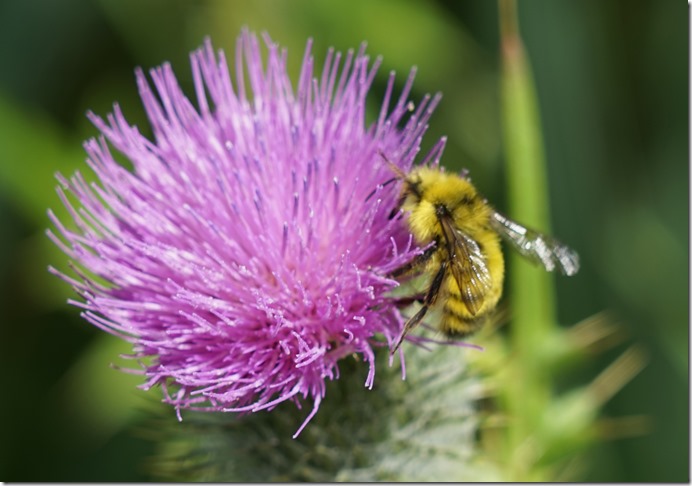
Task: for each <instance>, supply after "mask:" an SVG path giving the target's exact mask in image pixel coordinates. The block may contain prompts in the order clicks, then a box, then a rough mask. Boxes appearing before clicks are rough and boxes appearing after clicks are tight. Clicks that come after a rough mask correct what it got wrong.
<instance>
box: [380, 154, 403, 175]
mask: <svg viewBox="0 0 692 486" xmlns="http://www.w3.org/2000/svg"><path fill="white" fill-rule="evenodd" d="M377 153H378V154H379V155H380V157H382V159H383V160H384V161H385V162H386V163H387V165H388V166H389V168H390V169H391V170H392V172H394V174H396V178H397V179H406V173H405V172H404V171H403V170H401V168H400V167H399V166H398V165H396V164H395V163H394V162H392V161H391V160H389V159H388V158H387V156H386V155H385V154H384V152H382V151H381V150H378V151H377Z"/></svg>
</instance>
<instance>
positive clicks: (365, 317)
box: [48, 32, 444, 435]
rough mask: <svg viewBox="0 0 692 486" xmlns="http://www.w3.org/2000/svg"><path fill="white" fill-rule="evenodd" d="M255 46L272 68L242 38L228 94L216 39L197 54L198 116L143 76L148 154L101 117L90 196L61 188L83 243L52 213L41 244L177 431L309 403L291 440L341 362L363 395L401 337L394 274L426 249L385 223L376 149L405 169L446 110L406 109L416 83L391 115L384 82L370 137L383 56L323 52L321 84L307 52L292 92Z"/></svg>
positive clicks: (277, 61) (178, 95) (167, 71)
mask: <svg viewBox="0 0 692 486" xmlns="http://www.w3.org/2000/svg"><path fill="white" fill-rule="evenodd" d="M264 40H265V43H266V45H267V49H268V56H267V57H268V58H267V60H266V65H265V64H264V63H263V61H262V52H261V51H262V50H261V48H260V45H259V42H258V40H257V38H256V36H255V35H254V34H251V33H248V32H243V33H242V35H241V36H240V38H239V41H238V44H237V52H236V77H235V82H232V80H231V76H230V74H229V70H228V67H227V64H226V59H225V57H224V54H223V52H219V53H218V57H217V56H216V55H215V54H214V51H213V50H212V47H211V44H210V43H209V42H207V43H206V44H205V46H204V47H203V48H201V49H200V50H198V51H196V52H194V53H193V54H192V55H191V63H192V73H193V79H194V88H195V94H196V98H197V106H198V108H195V107H194V106H193V104H192V103H191V102H190V101H189V100H188V99H187V98H186V97H185V95H184V94H183V92H182V91H181V89H180V87H179V86H178V83H177V81H176V79H175V76H174V74H173V72H172V69H171V67H170V65H168V64H164V65H163V66H162V67H160V68H157V69H154V70H152V71H151V78H152V80H153V85H154V87H155V91H156V92H154V91H153V90H152V88H151V87H150V85H149V83H148V81H147V80H146V78H145V75H144V74H143V73H142V71H141V70H137V72H136V77H137V83H138V86H139V90H140V93H141V97H142V101H143V103H144V106H145V109H146V112H147V115H148V117H149V120H150V122H151V125H152V127H153V133H154V140H153V141H152V140H148V139H147V138H145V137H143V136H142V135H141V134H140V133H139V131H138V130H137V128H136V127H133V126H131V125H129V124H128V123H127V121H126V120H125V118H124V116H123V114H122V112H121V110H120V108H119V107H118V106H117V105H115V106H114V111H113V113H112V114H111V115H109V116H108V117H107V118H106V120H103V119H102V118H100V117H98V116H96V115H94V114H91V113H90V114H89V118H90V119H91V121H92V122H93V123H94V124H95V125H96V127H97V128H98V129H99V130H100V131H101V133H102V136H101V137H99V139H98V140H97V139H91V140H89V141H87V142H86V144H85V148H86V152H87V154H88V159H87V163H88V165H89V167H90V168H91V169H92V170H93V171H94V173H95V174H96V176H97V178H98V181H99V183H87V182H86V180H85V179H84V178H83V176H82V175H80V174H79V173H76V174H75V175H74V176H73V177H72V178H71V179H69V180H68V179H66V178H64V177H62V176H60V175H58V180H59V182H60V187H58V194H59V196H60V199H61V200H62V202H63V203H64V204H65V206H66V207H67V209H68V210H69V212H70V214H71V216H72V218H73V219H74V223H75V225H76V229H70V228H68V227H67V226H65V225H63V224H62V223H61V222H60V221H59V220H58V219H57V218H56V217H55V215H53V213H52V212H49V216H50V218H51V220H52V221H53V223H54V224H55V226H56V228H57V229H58V231H59V233H60V234H61V235H62V238H59V237H57V236H56V235H55V234H53V233H52V232H50V231H49V232H48V234H49V236H50V237H51V238H52V239H53V240H54V241H55V242H56V243H57V244H58V245H59V246H60V247H61V248H62V250H63V251H64V252H65V253H66V254H67V255H68V256H69V257H70V258H71V259H72V260H74V261H76V262H77V263H78V265H79V266H73V270H74V271H75V274H76V277H75V278H73V277H69V276H67V275H65V274H62V273H60V272H58V271H57V270H55V269H52V268H51V271H52V272H53V273H56V274H57V275H59V276H60V277H61V278H63V279H64V280H66V281H67V282H69V283H70V284H71V285H73V287H74V288H75V289H76V291H77V292H78V293H79V295H80V296H81V298H82V299H83V300H82V301H79V302H77V301H70V302H71V303H72V304H74V305H77V306H79V307H81V308H83V309H84V312H83V316H84V318H85V319H86V320H87V321H89V322H91V323H92V324H94V325H95V326H97V327H99V328H101V329H103V330H105V331H107V332H109V333H111V334H114V335H116V336H119V337H120V338H122V339H124V340H126V341H128V342H131V343H132V345H133V355H132V356H130V357H131V358H134V359H136V360H137V361H138V362H139V364H140V365H141V368H142V369H141V370H138V371H137V372H139V373H142V374H143V375H144V376H145V377H146V381H145V383H144V384H143V385H142V387H143V388H144V389H149V388H151V387H154V386H156V385H159V386H160V387H161V388H162V390H163V394H164V398H163V400H164V401H165V402H167V403H169V404H171V405H173V406H175V408H176V410H177V412H178V416H179V418H180V410H181V409H194V410H208V411H225V412H255V411H259V410H265V409H267V410H268V409H272V408H274V407H275V406H277V405H278V404H279V403H281V402H283V401H286V400H292V401H294V402H295V403H296V405H297V406H298V407H300V404H301V401H300V399H301V397H302V399H309V400H311V401H312V403H313V409H312V412H311V413H310V414H309V416H308V417H307V419H306V420H305V422H304V424H303V425H302V426H301V428H300V429H299V430H298V433H299V432H300V430H301V429H302V428H303V427H304V426H305V424H306V423H307V422H308V421H309V420H310V419H311V418H312V416H314V414H315V413H316V411H317V409H318V407H319V405H320V402H321V400H322V398H323V397H324V394H325V380H326V379H335V378H337V377H338V361H339V360H340V359H341V358H343V357H345V356H349V355H351V354H354V353H356V354H360V355H362V358H363V359H364V361H366V362H368V364H369V373H368V377H367V380H366V383H365V384H366V386H368V387H372V384H373V379H374V373H375V365H374V351H373V347H374V346H384V345H386V343H388V344H390V345H391V343H392V342H393V341H394V340H395V338H396V337H397V336H398V334H399V332H400V331H401V327H402V324H403V323H402V318H401V316H400V315H399V312H398V310H397V308H396V307H395V302H394V301H393V299H392V298H391V297H390V296H389V295H388V292H389V291H390V290H391V289H392V288H394V287H395V286H396V285H397V283H396V282H395V281H393V280H391V279H390V278H388V277H387V275H388V274H389V272H391V271H392V270H393V269H395V268H397V267H399V266H401V265H402V264H404V263H406V262H407V261H409V260H410V259H411V258H412V257H413V256H414V255H415V254H417V253H418V252H419V251H420V250H419V249H418V248H415V247H414V245H413V244H412V241H411V238H410V235H409V233H408V232H407V231H406V229H405V227H404V226H405V225H403V224H402V222H401V221H400V220H399V219H398V218H395V219H391V218H389V217H388V216H389V214H390V212H391V210H392V209H393V208H394V207H395V206H396V203H397V197H398V195H397V190H396V188H395V187H393V185H387V186H383V185H382V184H383V183H384V182H385V181H387V180H389V179H391V178H392V174H391V171H390V169H389V168H388V167H387V166H386V164H384V163H382V160H381V157H380V156H379V155H378V151H382V152H383V153H385V154H387V156H388V158H390V159H391V160H392V161H394V162H395V163H396V164H398V165H400V166H401V167H402V168H404V169H405V170H407V169H408V168H409V167H410V166H411V164H412V161H413V159H414V157H415V155H416V154H417V152H418V151H419V144H420V140H421V137H422V135H423V133H424V132H425V130H426V128H427V125H426V123H427V120H428V118H429V117H430V115H431V113H432V111H433V109H434V107H435V105H436V104H437V101H438V97H433V98H430V97H429V96H426V97H425V98H424V99H423V100H422V102H421V103H420V104H419V106H418V107H417V109H416V110H415V111H412V105H411V103H410V102H409V101H408V96H409V93H410V90H411V85H412V82H413V77H414V71H412V72H411V75H410V76H409V77H408V79H407V81H406V84H405V86H404V88H403V91H402V93H401V95H400V97H399V98H398V101H397V102H396V104H395V105H394V106H393V108H391V109H390V100H391V98H392V94H393V84H394V75H393V73H392V75H390V77H389V82H388V84H387V88H386V92H385V98H384V103H383V105H382V107H381V109H380V112H379V116H378V117H377V119H376V120H375V121H374V122H373V123H372V124H370V125H369V126H368V125H367V124H366V120H365V119H366V95H367V93H368V90H369V88H370V86H371V84H372V82H373V79H374V77H375V73H376V71H377V68H378V66H379V59H378V60H376V61H375V62H374V63H372V65H370V63H369V59H368V57H367V56H366V55H365V54H364V46H363V47H362V48H361V49H360V50H359V51H358V53H357V54H355V55H354V54H353V52H351V51H350V52H348V54H347V55H346V56H345V57H344V58H343V59H342V57H341V55H340V54H339V53H334V52H333V51H332V50H330V51H329V52H328V54H327V59H326V61H325V65H324V69H323V70H322V72H321V73H320V74H319V75H316V74H315V73H314V72H313V69H314V67H313V58H312V56H311V54H310V43H308V46H307V49H306V53H305V57H304V60H303V65H302V69H301V72H300V78H299V81H298V84H297V86H296V87H295V90H294V87H293V85H292V83H291V82H290V80H289V78H288V76H287V74H286V52H285V50H279V48H278V47H277V46H276V45H275V44H273V43H272V42H271V41H270V39H269V38H268V37H266V38H265V39H264ZM107 142H109V143H107ZM109 145H110V146H112V147H113V148H115V149H116V150H117V151H119V152H121V153H122V154H124V155H125V156H126V157H127V158H128V159H129V160H130V161H131V162H132V165H133V170H132V171H128V170H127V169H126V168H124V167H122V166H121V165H119V164H118V163H117V162H116V161H115V159H114V158H113V156H112V155H111V152H110V148H109ZM443 147H444V139H442V140H440V141H439V142H438V143H437V144H436V145H435V146H434V148H433V149H432V150H431V151H430V153H429V155H428V157H426V161H427V160H432V159H437V158H439V156H440V154H441V152H442V150H443ZM68 193H71V196H69V197H68ZM104 282H105V283H104ZM378 335H381V336H383V337H384V340H386V343H385V342H384V341H383V340H382V339H381V338H379V339H378V338H377V336H378ZM296 435H297V434H296Z"/></svg>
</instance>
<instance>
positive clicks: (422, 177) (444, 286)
mask: <svg viewBox="0 0 692 486" xmlns="http://www.w3.org/2000/svg"><path fill="white" fill-rule="evenodd" d="M380 155H381V156H382V158H383V159H384V160H385V161H386V162H387V164H388V165H389V166H390V168H391V169H392V171H393V172H394V174H395V179H394V180H400V181H401V182H402V188H401V194H400V198H399V202H398V205H397V210H399V211H400V212H401V213H403V214H404V217H405V219H406V223H407V224H408V229H409V231H410V232H411V234H412V235H413V238H414V239H415V241H416V243H417V244H418V245H420V246H421V247H423V248H426V250H425V251H424V252H423V253H422V254H420V255H419V256H418V257H416V258H414V259H413V260H412V261H411V262H409V263H408V264H407V265H405V266H403V267H401V268H399V269H397V270H395V271H394V272H393V273H392V275H391V276H392V277H393V278H397V279H402V278H407V277H412V276H416V275H427V276H428V277H429V284H428V289H427V291H426V292H425V295H424V296H423V298H422V301H421V303H422V306H421V308H420V310H419V311H418V312H417V313H416V314H415V315H414V316H412V317H411V318H410V319H409V320H408V321H407V322H406V324H405V325H404V328H403V330H402V332H401V335H400V336H399V338H398V339H397V341H396V342H395V344H394V346H393V347H392V350H391V353H392V354H394V353H395V352H396V351H397V349H398V348H399V346H401V343H402V342H403V340H404V338H405V337H406V336H407V335H408V334H409V333H410V332H411V331H412V330H413V329H414V328H415V327H416V326H417V325H418V324H420V322H421V321H422V320H423V318H424V317H425V315H426V314H427V313H428V311H429V310H430V309H431V308H436V309H440V310H441V317H440V322H439V329H440V331H442V332H443V333H444V334H446V335H448V336H456V337H464V336H468V335H470V334H472V333H474V332H475V331H477V330H478V329H479V328H480V327H481V326H482V325H483V323H484V322H485V321H486V320H487V319H488V317H489V316H490V315H491V314H492V313H493V311H494V310H495V309H496V307H497V304H498V301H499V300H500V297H501V296H502V285H503V282H504V274H505V264H504V257H503V254H502V248H501V244H500V239H501V238H503V239H505V240H506V241H508V242H509V243H510V244H511V245H512V246H513V247H514V248H515V249H516V250H517V251H519V253H520V254H521V255H523V256H525V257H527V258H528V259H530V260H531V261H533V262H536V263H538V264H540V265H542V266H543V267H544V268H545V269H546V270H548V271H553V270H554V269H555V268H558V269H559V270H560V271H561V272H562V273H564V274H565V275H574V274H575V273H577V271H578V270H579V256H578V255H577V253H576V252H574V251H573V250H572V249H570V248H568V247H567V246H565V245H563V244H562V243H560V242H559V241H557V240H556V239H554V238H551V237H549V236H546V235H544V234H541V233H539V232H538V231H535V230H532V229H530V228H526V227H524V226H522V225H521V224H519V223H516V222H514V221H512V220H511V219H509V218H507V217H506V216H504V215H502V214H500V213H499V212H497V211H495V209H494V208H493V207H492V206H491V205H490V204H489V203H488V202H487V200H486V199H485V198H483V196H482V195H481V194H479V192H478V191H477V190H476V188H475V186H474V185H473V184H472V183H471V181H470V180H469V178H468V177H467V176H466V175H465V174H461V175H459V174H451V173H446V172H444V171H443V170H442V169H441V168H433V167H417V168H415V169H413V170H412V171H411V172H409V173H408V174H407V173H405V172H403V171H402V170H401V169H400V168H399V167H398V166H396V165H395V164H393V163H392V162H390V161H389V160H388V159H387V158H386V157H385V156H384V154H382V153H380Z"/></svg>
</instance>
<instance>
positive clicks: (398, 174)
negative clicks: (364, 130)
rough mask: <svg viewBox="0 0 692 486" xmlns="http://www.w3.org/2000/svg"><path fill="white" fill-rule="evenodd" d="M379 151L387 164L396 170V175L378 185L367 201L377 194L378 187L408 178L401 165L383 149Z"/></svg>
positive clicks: (392, 169)
mask: <svg viewBox="0 0 692 486" xmlns="http://www.w3.org/2000/svg"><path fill="white" fill-rule="evenodd" d="M377 153H378V154H379V156H380V157H382V159H383V160H384V161H385V162H386V163H387V165H388V166H389V168H390V169H391V171H392V172H394V174H395V175H394V177H392V178H391V179H389V180H388V181H386V182H383V183H382V184H380V185H378V186H377V187H376V188H375V189H373V190H372V192H371V193H370V194H368V197H366V198H365V200H366V201H367V200H368V199H370V198H371V197H372V196H374V195H375V192H376V191H377V189H378V188H380V187H385V186H387V185H389V184H391V183H392V182H395V181H398V180H400V179H402V180H403V179H406V173H405V172H404V171H403V170H401V169H400V168H399V166H397V165H396V164H395V163H394V162H392V161H391V160H389V159H388V158H387V156H386V155H385V154H384V152H382V151H381V150H378V151H377Z"/></svg>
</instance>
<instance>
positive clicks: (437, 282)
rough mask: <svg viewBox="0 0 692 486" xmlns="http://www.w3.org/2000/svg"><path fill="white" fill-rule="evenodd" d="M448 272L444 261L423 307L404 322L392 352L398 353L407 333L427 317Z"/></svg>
mask: <svg viewBox="0 0 692 486" xmlns="http://www.w3.org/2000/svg"><path fill="white" fill-rule="evenodd" d="M446 273H447V262H442V265H440V269H439V270H438V272H437V273H436V274H435V278H433V281H432V283H431V284H430V288H429V289H428V293H427V294H426V295H425V299H424V300H423V307H421V308H420V310H419V311H418V312H416V315H414V316H413V317H411V318H410V319H409V320H408V321H407V322H406V324H404V329H403V331H402V332H401V336H399V339H397V341H396V344H395V345H394V347H393V348H392V351H391V353H390V354H394V353H396V351H397V349H399V346H401V343H402V342H403V341H404V338H405V337H406V335H407V334H408V333H409V332H411V330H412V329H413V328H414V327H416V326H417V325H418V324H419V323H420V321H421V320H423V317H425V314H427V313H428V309H429V308H430V307H431V306H432V305H433V304H434V303H435V301H436V300H437V296H438V295H439V294H440V287H442V282H444V279H445V275H446Z"/></svg>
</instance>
